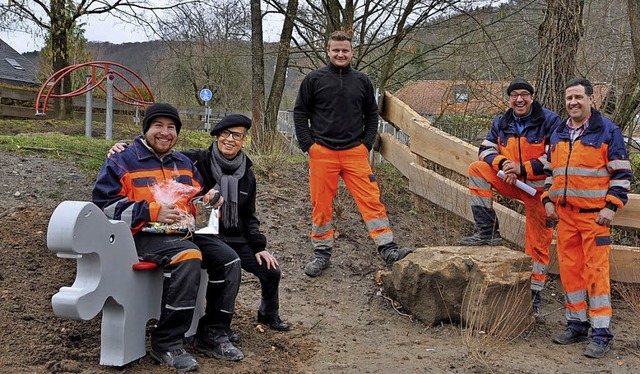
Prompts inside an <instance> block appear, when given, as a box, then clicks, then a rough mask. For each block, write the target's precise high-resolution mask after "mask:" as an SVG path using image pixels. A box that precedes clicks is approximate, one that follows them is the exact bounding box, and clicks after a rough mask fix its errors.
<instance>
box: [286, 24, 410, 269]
mask: <svg viewBox="0 0 640 374" xmlns="http://www.w3.org/2000/svg"><path fill="white" fill-rule="evenodd" d="M327 54H328V55H329V60H330V62H329V64H328V65H327V66H325V67H322V68H320V69H317V70H314V71H312V72H311V73H309V74H308V75H307V76H306V77H305V79H304V80H303V81H302V84H301V85H300V91H299V92H298V98H297V100H296V104H295V108H294V122H295V128H296V136H297V138H298V143H299V145H300V148H301V149H302V151H303V152H308V153H309V187H310V190H311V204H312V206H313V212H312V216H313V225H312V229H311V245H312V247H313V250H314V258H313V260H312V261H311V262H309V263H308V264H307V265H306V266H305V269H304V272H305V274H307V275H308V276H310V277H317V276H318V275H320V274H321V273H322V271H323V270H324V269H325V268H326V267H327V266H328V264H329V258H330V257H331V254H332V250H333V240H334V237H333V232H334V230H333V227H332V225H331V218H332V213H333V212H332V210H333V198H334V197H335V194H336V191H337V189H338V180H339V178H340V177H341V178H342V179H343V180H344V182H345V184H346V186H347V188H348V189H349V192H350V193H351V195H352V196H353V198H354V200H355V201H356V204H357V205H358V209H359V211H360V214H361V215H362V218H363V219H364V222H365V224H366V225H367V229H368V231H369V236H370V237H371V238H372V239H373V240H374V242H375V243H376V245H377V247H378V252H379V253H380V256H381V257H382V258H383V259H384V261H385V263H386V265H387V266H388V267H390V266H391V265H392V264H393V263H394V262H396V261H398V260H400V259H402V258H403V257H405V256H406V255H407V254H408V253H410V252H411V250H410V249H407V248H399V247H398V245H397V244H396V242H395V239H394V237H393V232H392V231H391V228H390V227H389V219H388V218H387V211H386V209H385V207H384V205H383V204H382V202H381V201H380V189H379V188H378V183H377V181H376V177H375V175H374V174H373V172H372V170H371V165H370V164H369V160H368V154H369V150H371V147H372V146H373V142H374V140H375V137H376V132H377V130H378V105H377V104H376V100H375V94H374V89H373V85H372V84H371V81H369V78H368V77H367V76H366V75H365V74H364V73H361V72H359V71H357V70H355V69H353V68H352V67H351V59H352V57H353V48H352V45H351V36H350V35H349V34H347V33H345V32H343V31H336V32H333V33H332V34H331V35H330V36H329V40H328V44H327Z"/></svg>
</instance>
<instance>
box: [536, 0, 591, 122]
mask: <svg viewBox="0 0 640 374" xmlns="http://www.w3.org/2000/svg"><path fill="white" fill-rule="evenodd" d="M583 9H584V1H582V0H548V1H547V9H546V11H545V16H544V20H543V21H542V24H541V25H540V28H539V30H538V45H539V46H540V57H539V60H538V79H537V84H536V87H537V95H536V96H537V98H538V100H540V102H541V103H542V104H543V105H544V106H545V107H547V108H549V109H551V110H553V111H554V112H556V113H558V114H559V115H560V116H561V117H564V116H565V115H566V110H565V105H564V87H565V85H566V83H567V81H568V80H569V79H571V78H574V75H575V73H576V65H575V55H576V53H577V51H578V44H579V43H580V38H581V37H582V34H583V25H582V13H583Z"/></svg>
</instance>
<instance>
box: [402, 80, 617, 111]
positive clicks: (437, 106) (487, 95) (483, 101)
mask: <svg viewBox="0 0 640 374" xmlns="http://www.w3.org/2000/svg"><path fill="white" fill-rule="evenodd" d="M509 83H510V82H509V81H454V80H425V81H417V82H413V83H409V84H407V85H406V86H404V87H402V88H401V89H399V90H398V91H397V92H396V93H395V94H394V96H395V97H397V98H398V99H400V100H402V101H403V102H404V103H405V104H407V105H409V106H410V107H411V108H412V109H413V110H415V111H416V112H418V113H419V114H421V115H422V116H424V117H436V116H439V115H441V114H470V115H480V116H487V117H493V116H495V115H499V114H501V113H504V111H506V110H507V109H508V108H509V103H508V101H507V99H506V95H505V91H506V89H507V86H509ZM593 91H594V92H593V93H594V100H593V101H594V106H595V107H596V108H597V109H599V110H602V109H601V107H602V105H603V103H604V100H605V98H606V97H607V95H611V94H613V91H612V89H611V85H609V84H605V83H593Z"/></svg>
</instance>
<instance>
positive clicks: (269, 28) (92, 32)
mask: <svg viewBox="0 0 640 374" xmlns="http://www.w3.org/2000/svg"><path fill="white" fill-rule="evenodd" d="M81 21H82V22H85V23H86V25H85V30H86V31H85V37H86V38H87V40H88V41H90V42H109V43H113V44H122V43H130V42H144V41H148V40H149V37H148V36H147V35H146V34H145V32H144V30H141V29H138V28H136V27H134V26H132V25H129V24H125V23H123V22H122V21H120V20H118V19H116V18H114V17H110V16H108V15H107V16H91V17H85V18H82V19H81ZM280 25H281V23H280V21H278V19H277V18H275V16H274V17H270V18H267V19H265V21H264V24H263V28H264V33H265V41H266V42H272V41H275V40H276V39H277V36H278V35H279V32H280V30H279V28H280V27H281V26H280ZM0 39H2V40H4V41H5V42H6V43H7V44H9V45H10V46H11V47H12V48H13V49H15V50H16V51H18V52H20V53H25V52H31V51H34V50H38V51H39V50H40V49H41V48H42V47H43V45H44V40H43V39H42V38H38V37H37V36H35V35H32V34H27V33H22V32H20V33H19V32H12V33H7V32H4V31H0Z"/></svg>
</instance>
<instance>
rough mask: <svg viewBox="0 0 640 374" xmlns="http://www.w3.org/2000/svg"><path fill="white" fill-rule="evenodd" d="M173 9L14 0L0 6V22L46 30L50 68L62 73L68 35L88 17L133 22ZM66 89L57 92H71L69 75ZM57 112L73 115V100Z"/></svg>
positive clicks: (142, 0) (123, 2)
mask: <svg viewBox="0 0 640 374" xmlns="http://www.w3.org/2000/svg"><path fill="white" fill-rule="evenodd" d="M173 6H175V5H171V6H165V7H160V6H155V5H150V2H149V1H148V0H116V1H109V2H107V1H102V0H75V1H74V0H50V1H49V2H48V3H47V2H43V1H40V0H12V1H9V2H6V3H4V4H2V5H0V20H2V21H3V22H4V23H5V24H4V25H5V27H6V24H7V23H12V24H13V25H14V29H19V28H23V29H25V30H27V31H29V30H32V29H33V28H35V29H37V30H46V32H47V33H48V34H49V39H50V42H51V58H52V61H51V65H52V69H53V71H59V70H61V69H63V68H66V67H68V66H69V45H68V41H69V34H70V33H71V32H72V30H73V27H74V25H75V24H76V22H77V21H78V20H79V19H80V18H82V17H85V16H91V15H100V14H107V13H109V14H113V15H116V16H118V15H119V16H121V17H125V18H128V19H130V18H131V17H139V14H140V13H141V12H143V11H147V10H148V11H153V10H160V9H169V8H172V7H173ZM62 85H63V88H62V87H60V86H56V89H55V93H57V94H60V92H62V91H61V89H64V90H71V88H72V87H71V80H70V77H69V76H67V77H66V78H65V79H64V81H63V82H62ZM56 107H57V108H56V109H57V112H58V113H59V114H60V115H61V116H63V117H66V116H68V115H69V114H70V113H71V105H70V100H69V101H68V102H66V103H65V105H64V107H61V106H60V104H59V101H57V100H56Z"/></svg>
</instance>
